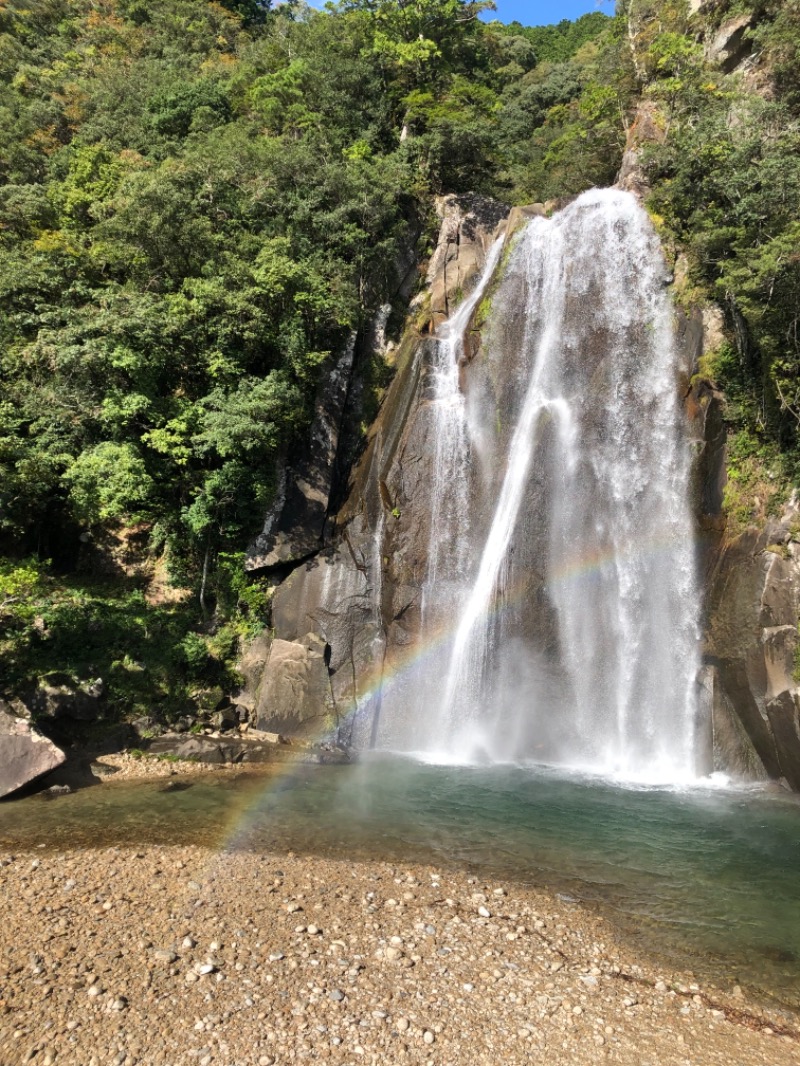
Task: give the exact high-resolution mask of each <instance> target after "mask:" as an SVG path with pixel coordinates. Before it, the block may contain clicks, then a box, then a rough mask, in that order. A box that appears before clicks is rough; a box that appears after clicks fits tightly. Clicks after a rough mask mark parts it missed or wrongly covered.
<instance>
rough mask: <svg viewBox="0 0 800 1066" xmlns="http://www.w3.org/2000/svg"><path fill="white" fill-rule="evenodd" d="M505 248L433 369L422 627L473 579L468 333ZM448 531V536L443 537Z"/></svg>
mask: <svg viewBox="0 0 800 1066" xmlns="http://www.w3.org/2000/svg"><path fill="white" fill-rule="evenodd" d="M502 250H503V238H502V237H499V238H498V239H497V240H496V241H495V242H494V244H493V245H492V247H491V249H490V251H489V254H488V256H487V257H486V263H485V266H484V268H483V274H482V276H481V278H480V280H479V282H478V284H477V286H476V287H475V289H474V291H473V292H472V294H471V295H470V296H469V298H468V299H466V300H465V301H464V302H463V303H462V304H461V305H460V307H459V308H458V310H457V311H456V313H455V314H454V315H453V317H452V318H450V319H448V321H447V322H445V324H444V325H443V326H442V327H441V328H440V329H439V332H438V335H437V338H436V344H435V345H434V348H433V365H432V367H431V375H432V383H431V391H432V394H433V397H432V415H433V432H432V436H433V440H434V441H435V449H436V451H435V456H434V463H433V484H432V486H431V537H430V543H429V546H428V575H427V581H426V584H425V588H424V589H423V600H422V614H423V627H425V626H426V623H428V622H429V619H428V617H427V610H426V608H427V607H428V605H429V603H431V601H432V606H433V608H434V610H435V611H436V613H437V614H440V613H441V612H442V611H443V610H447V609H449V608H451V607H455V606H457V604H458V603H459V602H460V600H461V598H462V596H463V586H464V581H465V580H466V579H467V577H468V575H469V565H470V557H471V551H472V544H471V542H470V480H471V447H470V435H469V423H468V418H467V405H466V399H465V396H464V393H463V391H462V389H461V383H460V376H461V363H462V359H463V357H464V333H465V331H466V329H467V328H468V326H469V323H470V321H471V319H472V316H473V314H474V312H475V308H476V307H477V306H478V303H479V301H480V300H481V298H482V296H483V294H484V292H485V291H486V286H487V285H488V284H489V282H490V281H491V278H492V275H493V274H494V271H495V269H496V267H497V263H498V261H499V259H500V254H501V252H502ZM443 531H446V535H442V534H443Z"/></svg>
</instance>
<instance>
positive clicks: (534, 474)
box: [407, 191, 699, 781]
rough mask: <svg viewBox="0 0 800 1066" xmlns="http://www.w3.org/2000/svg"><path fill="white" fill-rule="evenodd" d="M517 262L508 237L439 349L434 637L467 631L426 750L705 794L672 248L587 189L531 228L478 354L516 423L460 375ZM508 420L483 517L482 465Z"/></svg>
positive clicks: (425, 716) (423, 715)
mask: <svg viewBox="0 0 800 1066" xmlns="http://www.w3.org/2000/svg"><path fill="white" fill-rule="evenodd" d="M500 252H501V245H500V243H499V242H498V244H496V245H495V246H494V248H493V249H492V252H491V254H490V256H489V259H488V262H487V265H486V270H485V273H484V277H483V278H482V280H481V283H480V284H479V286H478V287H477V289H476V290H475V292H474V293H473V295H472V297H471V298H470V300H468V301H467V302H466V303H465V304H464V305H463V306H462V307H461V308H460V310H459V312H458V314H457V315H456V316H454V318H453V319H452V320H451V321H450V322H449V323H448V324H447V325H446V326H445V327H444V328H443V330H442V331H441V333H440V336H439V344H438V346H437V351H436V356H435V359H436V362H435V366H434V368H433V374H434V377H433V393H434V399H433V404H434V415H433V417H434V419H435V441H436V454H435V460H434V475H433V484H432V487H431V494H432V495H431V510H432V525H431V530H432V533H431V542H430V546H429V568H428V576H427V580H426V583H425V589H424V598H423V604H424V607H423V640H424V641H425V642H428V643H435V641H436V636H435V633H434V627H436V626H438V627H441V626H442V625H443V624H449V626H450V629H451V634H452V635H451V639H450V640H449V641H447V642H445V643H443V644H442V648H441V651H440V653H439V654H438V655H437V656H436V661H435V663H434V664H433V668H432V669H430V670H429V671H428V672H427V677H426V679H425V691H424V694H423V697H422V701H421V705H420V710H419V711H418V712H417V715H416V718H417V726H416V728H415V731H414V736H413V737H408V738H407V739H408V744H409V746H413V747H415V748H418V749H419V748H422V749H423V750H424V751H426V752H427V753H428V754H429V755H431V756H432V757H436V758H445V759H448V760H453V761H461V760H470V759H474V758H476V757H480V756H483V757H489V758H492V759H524V758H532V759H537V760H539V761H546V762H557V763H566V764H569V765H578V766H582V767H586V768H588V769H591V770H596V771H598V772H601V773H606V774H618V775H621V776H625V777H640V778H641V777H646V778H648V779H652V780H671V781H674V780H685V779H689V778H691V777H693V776H694V775H695V771H696V767H695V765H694V754H693V753H694V751H695V749H696V743H695V740H696V730H697V728H698V722H697V718H698V708H697V696H696V676H697V670H698V666H699V657H698V599H699V597H698V592H697V585H696V580H695V559H694V545H693V532H692V528H693V527H692V518H691V514H690V508H689V503H688V487H689V477H690V451H689V445H688V442H687V440H686V439H685V434H684V427H683V416H682V411H681V406H680V402H679V397H678V387H677V371H678V366H677V363H678V356H677V353H676V346H675V341H674V321H673V318H674V316H673V310H672V306H671V303H670V299H669V296H668V294H667V292H666V291H665V280H666V279H665V273H666V268H665V264H664V261H663V257H662V253H661V249H660V245H659V242H658V238H657V236H656V234H655V233H654V231H653V229H652V226H651V224H650V222H649V219H648V218H647V215H646V214H645V212H644V211H643V210H642V209H641V208H640V207H639V205H638V203H637V202H636V200H635V199H634V198H633V197H632V196H630V195H629V194H627V193H621V192H618V191H592V192H590V193H586V194H585V195H583V196H582V197H580V198H579V200H577V201H576V202H575V203H574V204H572V205H571V206H570V207H568V208H567V209H566V210H565V211H563V212H561V213H560V214H558V215H557V216H555V217H554V218H553V219H552V220H546V219H541V218H537V219H534V220H533V221H532V222H531V223H530V224H529V225H528V227H527V228H526V230H525V231H524V233H523V234H522V236H521V237H520V238H519V240H518V243H517V245H516V247H515V249H514V251H513V253H512V256H511V259H510V262H509V264H508V268H507V270H506V276H505V278H504V281H503V283H502V284H501V286H500V290H499V292H498V293H497V296H496V297H495V298H494V300H493V310H492V316H491V320H490V323H489V329H488V330H487V331H486V348H487V350H486V351H485V352H484V353H483V355H482V357H481V358H482V359H483V360H484V361H485V364H486V368H488V369H486V368H485V369H484V374H485V376H487V380H488V379H489V378H491V379H492V382H493V385H492V387H493V388H494V390H495V393H496V402H497V404H498V412H500V405H501V403H502V397H503V395H505V397H506V408H510V409H511V410H510V413H511V416H512V417H513V419H514V421H513V423H512V425H510V426H507V427H504V426H500V422H501V419H500V413H502V415H503V417H504V418H507V417H508V411H507V410H503V411H502V412H500V413H498V414H497V415H495V413H494V412H492V411H487V410H486V405H485V403H469V402H468V401H467V399H465V396H464V393H463V391H462V387H461V386H462V382H461V375H460V370H459V361H460V358H461V355H462V353H463V334H464V330H465V329H466V327H467V325H468V323H469V321H470V318H471V316H472V313H473V311H474V309H475V306H476V305H477V302H478V301H479V300H480V299H481V297H482V296H483V294H484V291H485V289H486V286H487V284H488V282H489V280H490V278H491V276H492V273H493V271H494V269H495V267H496V264H497V261H498V259H499V255H500ZM521 299H522V300H524V315H523V316H522V318H521V324H520V325H519V327H518V328H517V329H516V331H512V332H511V336H513V337H514V343H513V344H512V345H511V347H509V344H508V340H507V336H508V331H506V342H505V347H503V346H502V345H501V348H502V351H500V352H499V353H498V352H493V351H492V338H493V336H495V334H496V332H497V331H496V329H495V327H494V324H495V323H496V322H498V321H502V320H503V316H512V317H513V316H516V317H517V318H520V311H521V308H520V306H519V304H520V300H521ZM469 372H470V374H473V368H472V367H470V370H469ZM480 372H481V371H480V370H475V372H474V373H475V374H476V375H477V374H480ZM504 380H505V382H506V383H508V382H512V384H511V385H508V384H506V386H505V393H504V392H503V388H504V386H503V381H504ZM498 382H499V384H498ZM469 388H470V385H469V383H468V385H467V391H468V392H469ZM498 397H499V398H498ZM495 418H496V421H497V423H498V426H499V428H498V429H497V430H496V431H495V432H494V437H495V443H494V451H493V452H492V454H491V456H490V465H491V467H492V472H493V473H492V477H493V490H492V492H491V493H490V495H493V500H491V501H490V506H489V508H488V513H487V514H486V515H485V517H482V516H481V514H480V508H479V506H478V503H477V502H476V501H477V500H478V499H479V497H480V492H479V491H478V489H477V488H476V481H477V480H478V476H479V475H478V470H477V468H478V466H479V465H480V464H479V463H478V462H477V461H476V453H477V452H478V451H480V449H481V447H482V444H481V442H482V441H483V440H484V439H485V438H486V436H487V429H486V426H487V423H491V422H492V421H493V419H495ZM485 465H486V460H485V457H484V466H485ZM483 478H484V482H485V479H486V475H485V471H484V474H483ZM482 491H483V496H484V497H485V495H486V491H485V485H484V488H483V490H482ZM474 512H479V513H478V518H479V520H477V521H476V520H475V517H474ZM532 574H535V575H537V579H536V581H535V582H533V584H532V580H533V579H532V577H531V575H532ZM534 585H535V586H536V587H535V589H534V592H535V596H536V601H535V602H533V596H534V592H532V591H531V590H532V588H534Z"/></svg>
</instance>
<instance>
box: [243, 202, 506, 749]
mask: <svg viewBox="0 0 800 1066" xmlns="http://www.w3.org/2000/svg"><path fill="white" fill-rule="evenodd" d="M438 211H439V215H440V218H441V232H440V239H439V242H438V246H437V249H436V252H435V253H434V256H433V258H432V260H431V264H430V267H429V271H428V284H429V294H430V311H429V312H428V318H429V322H430V324H431V325H436V324H438V323H440V322H442V321H443V320H444V319H445V318H446V317H447V315H448V314H449V313H450V312H451V311H452V310H453V308H454V307H455V306H456V304H457V303H458V302H459V301H460V300H461V299H462V298H463V297H464V296H465V295H467V294H468V293H469V292H470V291H471V290H472V288H473V287H474V285H475V283H476V281H477V280H478V277H479V276H480V273H481V270H482V268H483V265H484V262H485V258H486V253H487V252H488V250H489V248H490V247H491V245H492V243H493V240H494V237H495V236H496V233H497V229H498V225H499V224H501V223H502V221H503V220H504V219H505V218H506V217H507V215H508V212H509V209H508V208H507V207H505V206H504V205H502V204H498V203H496V202H494V201H491V200H487V199H485V198H482V197H476V196H469V197H452V196H451V197H445V198H443V199H442V200H441V201H439V203H438ZM423 299H424V298H423ZM425 302H427V301H425ZM419 317H420V316H417V318H416V321H417V322H419ZM430 343H431V342H430V340H429V338H428V337H427V335H426V334H424V333H419V332H418V331H417V329H416V328H415V325H414V324H413V322H412V324H411V325H410V326H409V328H408V329H407V331H406V334H405V336H404V338H403V340H402V341H401V343H400V345H399V346H398V348H397V349H396V350H395V352H394V353H393V362H394V367H395V376H394V379H393V382H392V384H391V386H390V388H389V390H388V392H387V395H386V397H385V399H384V402H383V404H382V406H381V410H380V412H379V415H378V418H377V420H376V422H375V423H374V425H373V426H372V428H371V430H370V434H369V438H368V442H367V448H366V450H365V452H364V454H363V455H362V457H361V459H360V461H359V462H358V463H357V465H356V466H355V469H354V470H353V471H352V472H351V475H350V488H349V493H348V494H347V498H346V502H345V503H344V505H343V506H342V507H341V509H340V510H339V512H338V514H337V516H336V518H335V521H334V522H332V523H331V526H330V530H329V533H330V536H329V539H328V542H327V544H326V546H325V547H324V548H323V550H322V551H320V552H318V553H317V554H315V555H314V556H313V557H312V558H310V559H309V560H308V561H306V562H304V563H303V564H302V565H300V566H298V567H296V568H295V569H294V570H293V571H292V573H291V574H290V575H289V576H288V577H287V578H286V580H284V581H283V582H282V583H281V584H280V585H279V586H278V588H277V589H276V591H275V596H274V600H273V607H272V625H273V634H274V639H272V638H270V639H267V638H259V640H258V641H257V642H255V643H254V644H253V645H252V646H251V648H250V649H249V650H248V652H247V653H246V655H245V658H244V660H243V663H242V671H243V673H244V674H245V676H246V679H247V682H246V685H245V688H244V691H243V693H242V694H241V696H240V697H237V699H238V701H239V702H240V703H243V704H244V705H245V706H247V707H248V708H249V709H250V712H251V719H255V720H256V721H257V723H258V726H259V728H261V729H270V730H274V731H278V732H282V733H286V734H289V735H292V736H300V737H305V738H312V737H314V736H320V735H324V734H326V733H335V735H336V736H337V737H338V739H339V740H340V741H342V742H343V743H345V744H350V743H351V742H354V741H355V742H357V744H358V745H359V746H369V744H370V741H371V738H372V736H373V735H374V732H375V730H376V728H377V724H378V722H379V721H380V711H381V696H380V693H381V681H382V678H383V677H384V674H385V672H387V671H391V670H393V669H396V668H397V663H398V662H399V661H401V660H402V658H403V656H404V655H405V654H407V650H408V648H409V647H410V646H412V645H413V644H414V641H415V638H416V635H417V632H418V628H419V619H420V607H421V603H420V596H421V587H422V582H423V578H424V575H425V571H426V567H427V559H426V554H425V553H426V546H427V544H428V540H429V535H428V534H429V523H430V508H429V506H428V496H427V493H426V488H427V485H428V484H429V481H430V477H431V463H432V461H433V458H432V457H433V455H434V446H433V445H434V442H433V440H432V438H431V430H432V426H431V420H430V417H429V415H430V407H429V402H428V393H427V388H426V378H427V373H428V365H429V358H428V356H429V348H428V345H429V344H430Z"/></svg>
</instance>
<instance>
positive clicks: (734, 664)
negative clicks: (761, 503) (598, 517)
mask: <svg viewBox="0 0 800 1066" xmlns="http://www.w3.org/2000/svg"><path fill="white" fill-rule="evenodd" d="M799 521H800V515H799V514H798V512H797V510H796V509H794V508H790V509H789V510H787V512H786V514H785V515H784V516H783V517H782V518H781V519H780V520H777V519H775V520H770V521H769V522H767V524H766V525H765V526H764V527H763V528H762V529H758V530H757V529H752V530H748V531H746V532H745V533H743V534H742V535H741V536H739V537H736V538H735V539H734V540H732V541H731V542H729V543H726V544H724V546H723V547H722V549H721V551H720V553H719V558H718V561H717V565H716V568H715V570H714V573H713V574H712V575H711V581H710V586H709V609H708V625H707V630H706V635H705V647H704V654H705V660H706V663H707V664H708V666H709V667H710V668H711V669H712V671H713V685H714V709H715V728H717V729H718V728H724V730H725V731H727V724H726V725H725V726H724V727H721V726H720V722H721V721H722V718H724V719H725V720H726V722H727V721H729V720H730V719H731V717H732V715H731V712H733V715H735V718H736V719H737V720H738V722H739V723H741V726H742V727H743V730H744V736H741V734H740V736H739V742H738V743H735V744H734V746H733V747H734V752H735V757H734V756H733V754H731V752H730V751H729V753H728V755H727V757H725V758H724V760H722V759H721V760H720V762H723V761H724V762H725V763H726V765H728V766H731V765H733V766H734V767H735V766H736V765H737V764H743V765H749V766H750V767H751V768H752V767H755V768H756V769H758V768H760V767H763V769H764V771H765V772H766V774H768V775H769V776H770V777H773V778H782V779H784V780H785V781H786V782H787V783H788V784H789V785H790V786H791V787H792V788H794V789H798V790H800V685H798V682H797V680H796V679H795V674H796V672H797V667H796V665H795V659H796V653H797V649H798V630H797V622H798V612H800V548H798V545H796V544H795V542H794V536H795V533H794V531H795V530H796V529H797V527H798V523H799ZM721 716H722V717H721Z"/></svg>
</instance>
